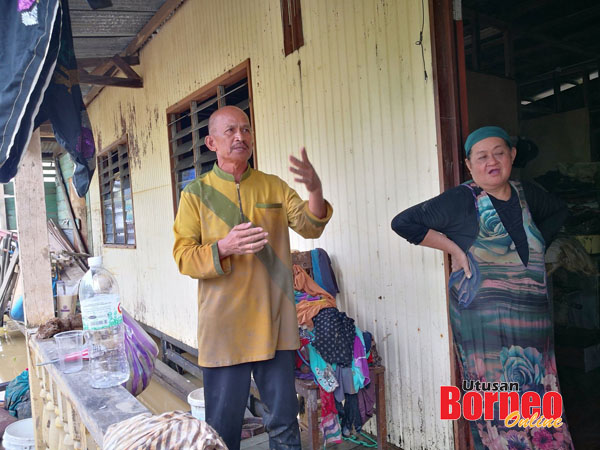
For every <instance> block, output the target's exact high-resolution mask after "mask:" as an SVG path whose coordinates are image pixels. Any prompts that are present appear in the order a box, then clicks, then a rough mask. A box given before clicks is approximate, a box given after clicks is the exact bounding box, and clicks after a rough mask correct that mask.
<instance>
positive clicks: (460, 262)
mask: <svg viewBox="0 0 600 450" xmlns="http://www.w3.org/2000/svg"><path fill="white" fill-rule="evenodd" d="M450 257H451V260H452V272H458V271H459V270H461V269H463V270H464V271H465V275H466V276H467V278H471V267H470V266H469V258H467V255H466V254H465V252H463V251H462V249H460V248H459V249H458V250H457V251H455V252H453V253H451V254H450Z"/></svg>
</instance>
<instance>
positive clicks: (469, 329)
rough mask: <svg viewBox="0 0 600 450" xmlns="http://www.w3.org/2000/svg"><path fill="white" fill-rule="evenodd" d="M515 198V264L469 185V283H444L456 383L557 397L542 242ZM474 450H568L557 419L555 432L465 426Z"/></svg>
mask: <svg viewBox="0 0 600 450" xmlns="http://www.w3.org/2000/svg"><path fill="white" fill-rule="evenodd" d="M510 183H511V184H512V186H513V188H514V189H515V191H516V192H517V194H518V196H519V202H520V206H521V210H522V214H523V226H524V229H525V233H526V235H527V242H528V246H529V261H528V264H527V266H525V265H524V264H523V262H522V261H521V258H520V257H519V254H518V252H517V250H516V248H515V245H514V243H513V241H512V239H511V237H510V236H509V234H508V233H507V231H506V229H505V228H504V225H503V224H502V221H501V220H500V217H499V216H498V213H497V212H496V210H495V208H494V206H493V204H492V202H491V200H490V198H489V196H488V195H487V193H486V192H485V191H481V192H480V193H478V194H477V192H478V191H479V189H477V190H476V189H475V188H477V185H476V184H474V183H472V182H471V183H468V184H466V186H467V187H469V188H470V189H471V191H472V192H473V197H474V200H475V206H476V208H477V213H478V217H479V232H478V235H477V238H476V240H475V242H474V243H473V245H472V246H471V248H470V249H469V251H468V253H467V257H468V259H469V262H470V265H471V268H472V277H471V279H467V278H466V277H465V276H464V272H463V271H462V270H461V271H458V272H455V273H453V274H452V275H451V277H450V320H451V324H452V331H453V333H454V342H455V347H456V351H457V353H458V355H459V357H460V360H461V363H462V371H463V374H462V375H463V379H465V380H472V381H476V380H479V381H483V382H495V381H498V382H517V383H519V390H520V392H521V393H523V392H527V391H536V392H538V393H539V394H540V397H541V396H543V395H544V393H545V392H548V391H556V392H560V391H559V385H558V376H557V372H556V362H555V358H554V338H553V327H552V319H551V315H550V307H551V305H550V302H549V300H548V297H547V291H546V271H545V267H544V245H545V244H544V239H543V237H542V234H541V233H540V231H539V230H538V228H537V227H536V225H535V224H534V223H533V220H532V218H531V214H530V211H529V208H528V206H527V202H526V201H525V195H524V193H523V189H522V187H521V185H520V184H519V183H516V182H510ZM496 406H497V405H496ZM471 431H472V433H473V439H474V441H475V447H476V448H477V449H492V450H524V449H535V450H558V449H561V450H562V449H565V450H567V449H573V444H572V441H571V435H570V434H569V431H568V427H567V424H566V421H565V417H564V410H563V425H562V426H561V427H559V428H528V427H527V428H522V427H518V426H515V427H512V428H507V427H505V425H504V421H503V420H499V419H498V415H497V408H496V417H495V420H492V421H489V420H488V421H485V420H484V419H483V418H481V419H480V420H479V421H474V422H471Z"/></svg>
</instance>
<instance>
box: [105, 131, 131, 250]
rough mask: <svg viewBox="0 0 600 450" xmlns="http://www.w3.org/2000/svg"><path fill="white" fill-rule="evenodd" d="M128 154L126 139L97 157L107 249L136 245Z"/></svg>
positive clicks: (122, 139)
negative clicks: (110, 246)
mask: <svg viewBox="0 0 600 450" xmlns="http://www.w3.org/2000/svg"><path fill="white" fill-rule="evenodd" d="M128 150H129V147H128V145H127V138H126V137H124V138H121V139H120V140H119V141H117V142H115V143H114V144H112V145H111V146H109V147H108V148H107V149H106V150H104V151H103V152H102V153H101V154H100V155H99V156H98V174H99V179H100V197H101V199H102V229H103V231H104V243H105V244H108V245H118V246H126V247H132V246H134V245H135V227H134V219H133V197H132V195H131V176H130V173H129V152H128Z"/></svg>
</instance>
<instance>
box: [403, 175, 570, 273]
mask: <svg viewBox="0 0 600 450" xmlns="http://www.w3.org/2000/svg"><path fill="white" fill-rule="evenodd" d="M522 185H523V190H524V192H525V199H526V201H527V205H528V206H529V210H530V211H531V215H532V218H533V221H534V223H535V224H536V226H537V227H538V229H539V230H540V232H541V233H542V236H543V237H544V240H545V241H546V246H548V245H549V244H550V242H551V241H552V239H553V238H554V236H555V235H556V233H558V231H559V230H560V227H561V226H562V224H563V223H564V221H565V220H566V218H567V216H568V214H569V212H568V209H567V205H566V203H565V202H564V201H562V200H561V199H559V198H558V197H556V196H554V195H552V194H549V193H548V192H546V191H544V190H543V189H541V188H540V187H538V186H536V185H535V184H532V183H527V182H522ZM480 191H481V190H479V191H478V190H477V188H476V191H475V192H476V193H477V194H478V193H479V192H480ZM511 191H512V194H511V197H510V199H509V200H506V201H503V200H499V199H497V198H494V197H493V196H491V195H490V196H489V197H490V200H491V201H492V204H493V205H494V208H495V209H496V211H497V212H498V215H499V216H500V220H501V221H502V223H503V224H504V228H506V231H507V232H508V234H509V235H510V237H511V238H512V240H513V242H514V244H515V247H516V249H517V252H518V253H519V256H520V257H521V261H523V263H524V264H525V265H527V263H528V261H529V246H528V245H527V236H526V234H525V229H524V227H523V216H522V212H521V206H520V204H519V197H518V195H517V193H516V191H515V189H514V188H511ZM392 229H393V230H394V231H395V232H396V233H398V234H399V235H400V236H402V237H403V238H404V239H406V240H407V241H408V242H410V243H412V244H420V243H421V242H422V241H423V239H424V238H425V235H426V234H427V232H428V231H429V230H435V231H439V232H440V233H443V234H445V235H446V236H447V237H448V238H449V239H450V240H452V241H453V242H454V243H456V245H458V246H459V247H460V248H461V249H462V250H463V251H464V252H466V251H467V250H468V249H469V248H470V247H471V245H472V244H473V242H474V241H475V239H476V238H477V234H478V232H479V220H478V217H477V210H476V209H475V202H474V198H473V193H472V192H471V190H470V189H469V188H468V187H466V186H463V185H461V186H457V187H455V188H452V189H449V190H447V191H446V192H444V193H442V194H440V195H438V196H437V197H434V198H432V199H430V200H427V201H425V202H423V203H419V204H418V205H415V206H413V207H411V208H408V209H407V210H405V211H403V212H401V213H400V214H398V215H397V216H396V217H394V219H393V220H392Z"/></svg>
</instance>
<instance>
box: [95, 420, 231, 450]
mask: <svg viewBox="0 0 600 450" xmlns="http://www.w3.org/2000/svg"><path fill="white" fill-rule="evenodd" d="M102 448H103V449H104V450H184V449H186V450H188V449H189V450H227V446H226V445H225V443H224V442H223V440H222V439H221V438H220V437H219V435H218V434H217V432H216V431H215V430H213V429H212V427H211V426H210V425H208V424H207V423H206V422H203V421H201V420H198V419H196V418H194V417H193V416H192V415H191V414H189V413H185V412H182V411H171V412H167V413H164V414H161V415H159V416H153V415H151V414H150V413H144V414H139V415H137V416H135V417H132V418H130V419H127V420H124V421H122V422H119V423H116V424H114V425H111V426H110V427H108V430H107V431H106V434H105V435H104V443H103V446H102Z"/></svg>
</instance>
